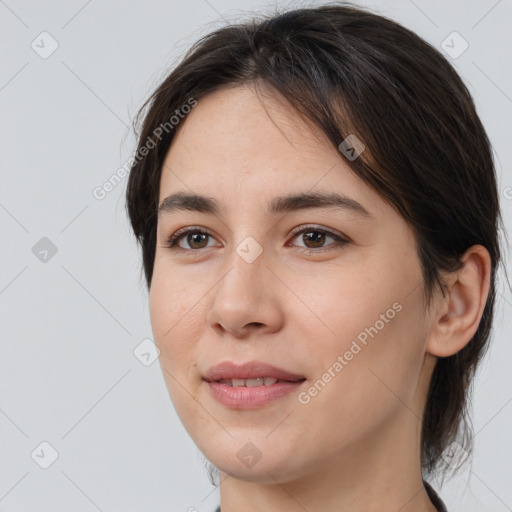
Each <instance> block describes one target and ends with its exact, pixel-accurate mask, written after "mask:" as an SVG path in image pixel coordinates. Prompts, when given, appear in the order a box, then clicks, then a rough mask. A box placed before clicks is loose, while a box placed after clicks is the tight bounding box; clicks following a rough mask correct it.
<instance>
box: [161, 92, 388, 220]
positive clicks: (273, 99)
mask: <svg viewBox="0 0 512 512" xmlns="http://www.w3.org/2000/svg"><path fill="white" fill-rule="evenodd" d="M284 190H286V192H287V193H299V192H305V191H306V190H310V191H336V192H338V193H340V194H343V195H346V196H351V197H353V198H354V199H355V200H357V201H359V202H361V203H365V202H366V203H367V204H368V203H375V202H379V201H380V203H383V201H382V198H380V196H379V195H378V194H377V193H376V192H375V191H374V190H373V189H371V188H370V187H369V186H367V185H366V184H365V183H364V182H363V181H362V180H361V179H360V178H359V177H357V176H356V175H355V174H354V173H353V171H352V170H351V169H350V167H349V166H348V164H347V162H346V160H345V159H344V157H343V156H341V154H340V153H339V151H338V150H337V149H336V148H334V147H333V146H332V144H331V143H330V142H329V141H328V140H327V138H326V137H325V135H324V134H322V133H321V132H320V131H319V130H318V129H315V128H313V127H312V126H310V125H309V124H308V123H306V122H305V121H304V120H303V119H302V118H301V117H300V116H299V114H298V113H296V112H295V111H294V110H293V108H292V107H291V106H290V105H288V104H286V103H285V102H283V100H282V99H281V98H279V97H277V96H274V95H271V94H269V93H268V92H264V94H263V95H262V94H261V93H257V92H256V91H255V89H254V88H253V87H250V86H241V87H236V88H230V89H221V90H218V91H216V92H214V93H211V94H209V95H207V96H205V97H204V98H202V99H200V100H199V101H198V104H197V106H196V107H195V108H194V109H192V111H191V112H190V113H189V114H188V115H187V117H186V118H185V119H183V120H181V122H180V125H179V126H178V130H177V132H176V134H175V136H174V139H173V141H172V144H171V146H170V148H169V150H168V152H167V155H166V157H165V160H164V165H163V168H162V175H161V182H160V201H162V199H163V198H164V197H166V196H167V195H169V194H170V193H172V192H175V191H187V192H190V193H198V194H206V195H210V196H211V195H214V196H216V197H219V198H220V200H221V201H223V200H225V201H231V202H232V201H233V200H234V196H235V195H236V196H240V197H243V201H246V200H250V199H251V198H253V197H258V198H262V196H268V195H271V196H276V195H282V193H283V192H284ZM265 202H266V201H265ZM377 206H379V205H377ZM380 207H381V208H382V207H385V206H384V205H383V204H380ZM368 209H369V210H371V209H373V210H374V211H375V206H373V208H368ZM377 213H378V212H377Z"/></svg>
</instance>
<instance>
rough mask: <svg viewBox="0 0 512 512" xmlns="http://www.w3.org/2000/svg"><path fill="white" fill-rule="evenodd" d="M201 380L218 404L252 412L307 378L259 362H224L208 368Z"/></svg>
mask: <svg viewBox="0 0 512 512" xmlns="http://www.w3.org/2000/svg"><path fill="white" fill-rule="evenodd" d="M203 380H204V381H205V382H206V383H207V384H208V387H209V388H210V392H211V395H212V396H213V398H214V399H215V400H217V401H218V402H220V403H221V404H223V405H225V406H227V407H229V408H232V409H253V408H257V407H262V406H264V405H267V404H269V403H270V402H272V401H274V400H276V399H277V398H281V397H286V396H288V395H290V394H291V393H293V392H294V391H296V390H297V388H298V387H299V386H301V385H302V383H303V382H305V381H306V378H305V377H304V376H302V375H299V374H295V373H291V372H289V371H288V370H284V369H282V368H278V367H276V366H273V365H269V364H267V363H263V362H260V361H251V362H249V363H245V364H242V365H236V364H234V363H232V362H230V361H227V362H223V363H220V364H218V365H216V366H213V367H212V368H210V369H209V370H208V372H207V373H206V375H205V376H204V377H203Z"/></svg>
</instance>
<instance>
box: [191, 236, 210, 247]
mask: <svg viewBox="0 0 512 512" xmlns="http://www.w3.org/2000/svg"><path fill="white" fill-rule="evenodd" d="M194 237H202V238H203V242H204V240H206V234H205V233H193V234H190V235H189V236H188V238H189V240H188V241H189V243H190V242H191V240H193V239H194ZM199 243H201V242H200V241H199ZM190 245H191V246H193V245H194V243H190Z"/></svg>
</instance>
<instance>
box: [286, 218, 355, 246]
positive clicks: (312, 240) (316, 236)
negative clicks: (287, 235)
mask: <svg viewBox="0 0 512 512" xmlns="http://www.w3.org/2000/svg"><path fill="white" fill-rule="evenodd" d="M293 234H294V235H295V236H294V239H296V238H299V236H298V235H302V237H300V238H299V240H301V241H302V242H303V243H304V244H305V245H302V246H300V245H299V247H301V248H302V249H305V250H306V251H307V252H324V251H325V250H331V249H336V248H339V247H340V246H343V245H345V244H347V243H349V241H348V240H346V239H345V238H343V237H342V236H340V235H338V234H336V233H334V232H332V231H330V230H327V229H323V228H319V227H317V226H312V225H307V226H299V227H298V228H296V229H295V230H294V232H293ZM328 238H331V239H333V240H334V243H331V244H328V245H327V246H326V245H324V243H325V241H326V240H327V239H328ZM318 249H321V250H318Z"/></svg>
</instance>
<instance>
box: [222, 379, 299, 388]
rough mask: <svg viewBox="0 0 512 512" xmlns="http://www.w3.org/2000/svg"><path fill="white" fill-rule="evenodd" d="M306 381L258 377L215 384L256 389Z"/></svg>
mask: <svg viewBox="0 0 512 512" xmlns="http://www.w3.org/2000/svg"><path fill="white" fill-rule="evenodd" d="M304 380H306V379H299V380H283V379H276V378H275V377H257V378H255V379H220V380H216V381H213V382H218V383H220V384H225V385H226V386H231V387H233V388H243V387H246V388H254V387H257V386H272V385H273V384H276V383H282V382H302V381H304Z"/></svg>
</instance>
